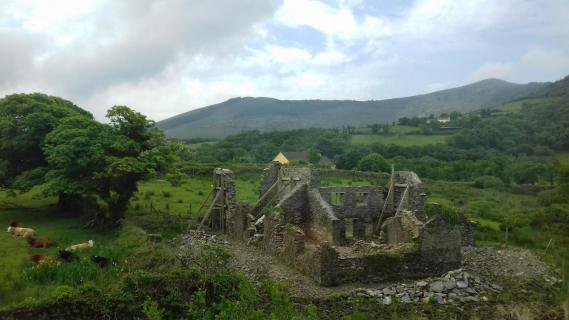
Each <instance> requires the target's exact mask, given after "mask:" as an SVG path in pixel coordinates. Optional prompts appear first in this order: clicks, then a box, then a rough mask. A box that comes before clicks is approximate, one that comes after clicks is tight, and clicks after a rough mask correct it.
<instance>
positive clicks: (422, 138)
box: [351, 134, 449, 147]
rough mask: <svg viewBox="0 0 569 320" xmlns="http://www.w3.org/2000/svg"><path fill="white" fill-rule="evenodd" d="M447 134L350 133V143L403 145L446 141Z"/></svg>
mask: <svg viewBox="0 0 569 320" xmlns="http://www.w3.org/2000/svg"><path fill="white" fill-rule="evenodd" d="M448 136H449V135H430V136H426V135H415V134H411V135H387V136H385V135H352V141H351V143H352V145H370V144H373V143H383V144H395V145H400V146H404V147H408V146H423V145H429V144H439V143H446V139H447V137H448Z"/></svg>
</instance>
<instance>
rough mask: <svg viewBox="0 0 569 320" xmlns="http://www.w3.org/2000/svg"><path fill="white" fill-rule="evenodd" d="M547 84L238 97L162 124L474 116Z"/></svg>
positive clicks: (191, 129)
mask: <svg viewBox="0 0 569 320" xmlns="http://www.w3.org/2000/svg"><path fill="white" fill-rule="evenodd" d="M543 86H544V84H536V83H534V84H527V85H516V84H512V83H507V82H504V81H501V80H496V79H488V80H483V81H480V82H477V83H473V84H470V85H467V86H463V87H459V88H454V89H448V90H442V91H437V92H433V93H429V94H424V95H418V96H413V97H405V98H397V99H388V100H379V101H352V100H344V101H340V100H276V99H272V98H251V97H247V98H234V99H230V100H228V101H225V102H223V103H220V104H216V105H212V106H208V107H205V108H200V109H196V110H192V111H189V112H187V113H183V114H180V115H177V116H174V117H172V118H169V119H166V120H163V121H160V122H159V123H158V126H159V127H161V128H162V129H164V130H165V132H166V134H167V135H168V136H169V137H175V138H191V137H218V138H221V137H225V136H228V135H231V134H236V133H239V132H241V131H247V130H255V129H258V130H261V131H272V130H291V129H300V128H335V127H341V126H345V125H351V126H364V125H367V124H371V123H390V122H391V121H396V120H397V119H398V118H400V117H402V116H417V115H422V116H427V115H429V114H431V113H433V114H439V113H442V112H451V111H460V112H469V111H474V110H478V109H480V108H487V107H492V106H497V105H499V104H501V103H504V102H506V101H511V100H512V99H516V98H520V97H523V96H527V95H528V94H529V93H532V92H535V91H537V90H539V89H541V88H543Z"/></svg>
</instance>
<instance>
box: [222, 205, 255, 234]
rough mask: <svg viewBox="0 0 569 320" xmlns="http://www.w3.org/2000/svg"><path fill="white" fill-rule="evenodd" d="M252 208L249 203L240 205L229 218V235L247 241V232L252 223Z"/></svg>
mask: <svg viewBox="0 0 569 320" xmlns="http://www.w3.org/2000/svg"><path fill="white" fill-rule="evenodd" d="M250 212H251V206H250V205H249V204H248V203H239V204H237V207H236V208H235V210H234V211H233V213H232V214H231V215H230V216H228V217H227V220H228V221H227V233H228V234H229V235H230V236H231V238H233V239H236V240H245V239H246V238H247V237H248V235H247V233H246V231H247V230H248V229H249V225H250V223H251V221H250V218H249V213H250Z"/></svg>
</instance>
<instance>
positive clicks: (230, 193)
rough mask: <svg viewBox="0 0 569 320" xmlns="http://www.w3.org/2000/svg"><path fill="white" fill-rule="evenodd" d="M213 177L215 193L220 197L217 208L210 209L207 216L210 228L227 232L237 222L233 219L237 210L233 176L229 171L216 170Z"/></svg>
mask: <svg viewBox="0 0 569 320" xmlns="http://www.w3.org/2000/svg"><path fill="white" fill-rule="evenodd" d="M213 176H214V188H215V190H216V192H218V193H221V196H220V197H218V198H217V204H218V205H219V208H214V209H212V212H211V213H210V215H209V220H210V226H211V227H212V228H214V229H221V230H223V231H225V232H229V230H231V229H234V228H235V226H233V224H234V223H236V222H237V220H238V219H236V218H235V214H236V210H237V191H236V188H235V175H234V174H233V171H231V170H228V169H221V168H216V169H215V170H214V172H213ZM222 220H223V221H222ZM237 223H239V222H237Z"/></svg>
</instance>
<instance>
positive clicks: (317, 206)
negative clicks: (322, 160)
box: [308, 188, 345, 244]
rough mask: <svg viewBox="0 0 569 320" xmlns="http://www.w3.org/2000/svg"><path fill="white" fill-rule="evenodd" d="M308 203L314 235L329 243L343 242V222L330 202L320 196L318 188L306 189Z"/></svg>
mask: <svg viewBox="0 0 569 320" xmlns="http://www.w3.org/2000/svg"><path fill="white" fill-rule="evenodd" d="M308 203H309V207H310V213H311V223H312V227H313V231H312V233H313V235H314V237H315V238H316V239H319V240H321V241H328V242H330V243H336V244H338V243H344V242H345V237H344V234H345V229H344V228H345V226H344V223H343V221H341V220H340V219H339V218H338V217H337V216H336V214H335V213H334V210H333V209H332V207H331V206H330V204H328V202H326V201H325V200H324V198H322V195H321V194H320V192H319V191H318V189H316V188H314V189H311V190H309V191H308Z"/></svg>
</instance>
